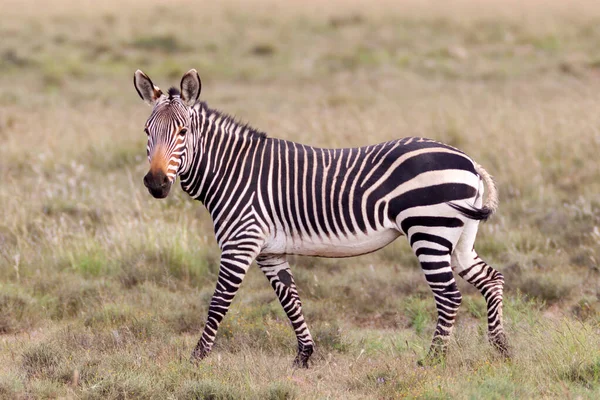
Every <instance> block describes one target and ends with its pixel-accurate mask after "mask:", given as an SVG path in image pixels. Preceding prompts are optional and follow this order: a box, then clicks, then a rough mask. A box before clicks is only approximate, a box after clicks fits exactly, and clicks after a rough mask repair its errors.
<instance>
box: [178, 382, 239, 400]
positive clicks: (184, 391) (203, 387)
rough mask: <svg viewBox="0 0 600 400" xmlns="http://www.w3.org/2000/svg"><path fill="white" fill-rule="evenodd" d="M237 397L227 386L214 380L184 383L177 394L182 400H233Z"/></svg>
mask: <svg viewBox="0 0 600 400" xmlns="http://www.w3.org/2000/svg"><path fill="white" fill-rule="evenodd" d="M237 395H238V394H236V393H235V392H234V391H233V390H232V389H231V387H230V386H229V385H227V384H225V383H221V382H218V381H216V380H203V381H186V382H184V383H183V385H182V387H181V388H180V389H179V391H178V392H177V398H178V399H182V400H196V399H207V400H208V399H210V400H233V399H236V398H237Z"/></svg>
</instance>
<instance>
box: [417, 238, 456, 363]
mask: <svg viewBox="0 0 600 400" xmlns="http://www.w3.org/2000/svg"><path fill="white" fill-rule="evenodd" d="M417 245H418V247H417ZM440 247H441V246H440V245H439V244H438V243H427V242H423V241H420V242H416V243H414V246H413V248H414V249H415V254H416V255H417V257H418V258H419V261H420V262H421V267H422V268H423V272H424V273H425V279H426V280H427V283H429V287H431V290H432V292H433V296H434V298H435V305H436V308H437V312H438V321H437V326H436V328H435V333H434V334H433V340H432V343H431V348H430V349H429V353H428V354H427V357H426V358H425V359H424V360H421V361H419V364H420V365H426V364H435V363H438V362H440V361H442V360H443V359H444V358H445V356H446V351H447V348H448V339H449V338H450V334H451V333H452V329H453V327H454V320H455V319H456V313H457V312H458V308H459V307H460V303H461V301H462V296H461V294H460V292H459V291H458V287H457V286H456V281H455V280H454V275H453V274H452V269H451V268H450V250H449V249H445V250H442V249H440Z"/></svg>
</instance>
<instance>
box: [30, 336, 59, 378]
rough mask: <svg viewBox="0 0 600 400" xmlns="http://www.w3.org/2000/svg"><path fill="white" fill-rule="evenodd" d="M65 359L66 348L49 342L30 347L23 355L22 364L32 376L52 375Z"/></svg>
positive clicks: (45, 376) (44, 376)
mask: <svg viewBox="0 0 600 400" xmlns="http://www.w3.org/2000/svg"><path fill="white" fill-rule="evenodd" d="M63 360H64V350H63V349H60V348H59V347H57V346H55V345H53V344H49V343H39V344H36V345H33V346H31V347H30V348H28V349H27V350H26V351H25V352H24V353H23V356H22V360H21V366H22V367H23V369H24V370H25V373H26V374H27V376H28V377H29V378H30V379H31V378H47V377H52V376H53V375H54V373H55V372H56V370H57V369H58V368H59V367H60V364H61V363H62V362H63Z"/></svg>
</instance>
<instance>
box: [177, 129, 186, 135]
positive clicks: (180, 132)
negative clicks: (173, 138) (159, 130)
mask: <svg viewBox="0 0 600 400" xmlns="http://www.w3.org/2000/svg"><path fill="white" fill-rule="evenodd" d="M186 133H187V128H183V129H182V130H180V131H179V134H180V135H185V134H186Z"/></svg>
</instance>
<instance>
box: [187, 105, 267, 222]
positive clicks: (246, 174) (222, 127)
mask: <svg viewBox="0 0 600 400" xmlns="http://www.w3.org/2000/svg"><path fill="white" fill-rule="evenodd" d="M194 111H195V113H194V114H195V115H193V116H192V134H193V135H194V137H193V140H194V143H193V145H192V146H189V148H188V150H189V151H190V154H188V157H190V166H189V168H187V171H186V172H185V173H182V174H181V186H182V188H183V190H184V191H185V192H187V193H188V194H189V195H190V196H192V197H193V198H194V199H196V200H199V201H201V202H202V203H203V204H204V205H205V206H206V208H207V209H208V211H209V212H210V213H211V215H213V214H214V213H215V212H218V210H217V209H218V207H219V205H220V204H222V201H220V200H221V199H222V198H223V197H224V196H226V195H225V193H230V194H231V193H234V192H235V188H236V187H238V186H240V185H241V184H242V183H243V182H242V180H244V179H248V178H250V175H251V174H252V172H251V171H252V166H253V164H254V162H256V159H255V156H256V155H257V154H260V153H261V151H260V149H261V148H262V147H263V146H265V143H266V142H267V140H268V139H267V137H266V135H265V134H264V133H262V132H259V131H257V130H255V129H253V128H251V127H250V126H248V125H246V124H242V123H240V122H238V121H236V120H235V119H234V118H233V117H231V116H229V115H227V114H224V113H222V112H220V111H218V110H214V109H210V108H208V106H207V105H206V104H205V103H199V104H198V105H197V106H196V108H195V109H194ZM213 217H214V215H213Z"/></svg>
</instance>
